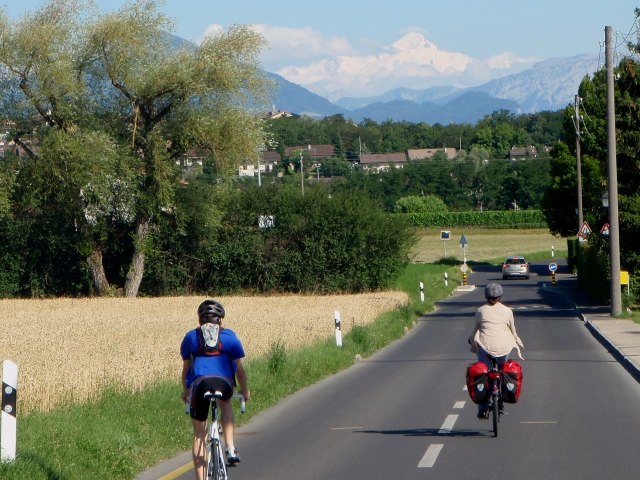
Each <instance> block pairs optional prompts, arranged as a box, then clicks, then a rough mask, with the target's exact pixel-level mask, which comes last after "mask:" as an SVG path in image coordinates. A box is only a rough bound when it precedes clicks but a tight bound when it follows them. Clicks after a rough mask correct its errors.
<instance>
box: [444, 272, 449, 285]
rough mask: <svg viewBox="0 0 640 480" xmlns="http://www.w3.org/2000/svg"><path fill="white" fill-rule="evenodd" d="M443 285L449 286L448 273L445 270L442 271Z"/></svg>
mask: <svg viewBox="0 0 640 480" xmlns="http://www.w3.org/2000/svg"><path fill="white" fill-rule="evenodd" d="M444 286H445V287H448V286H449V274H448V273H447V272H444Z"/></svg>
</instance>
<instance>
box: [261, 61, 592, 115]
mask: <svg viewBox="0 0 640 480" xmlns="http://www.w3.org/2000/svg"><path fill="white" fill-rule="evenodd" d="M599 60H600V59H599V57H598V55H589V54H587V55H577V56H574V57H568V58H551V59H548V60H545V61H542V62H538V63H536V64H534V65H533V67H532V68H530V69H528V70H525V71H522V72H520V73H516V74H513V75H509V76H506V77H503V78H499V79H494V80H491V81H489V82H487V83H485V84H482V85H478V86H475V87H467V88H457V87H454V86H438V87H431V88H428V89H425V90H417V89H410V88H395V89H393V90H389V91H387V92H385V93H383V94H382V95H378V96H372V97H362V98H355V97H343V98H340V99H339V100H337V101H336V102H335V103H332V102H330V101H329V100H327V99H326V98H324V97H322V96H320V95H317V94H315V93H312V92H310V91H309V90H307V89H306V88H304V87H301V86H300V85H296V84H295V83H292V82H289V81H288V80H286V79H284V78H283V77H281V76H280V75H277V74H272V73H270V74H269V76H270V77H271V78H272V79H274V80H276V81H277V82H278V84H279V86H278V89H277V90H276V92H275V94H274V99H273V100H274V102H275V103H274V105H275V106H277V108H278V109H281V110H287V111H290V112H293V113H297V114H301V115H308V116H311V117H324V116H327V115H334V114H343V115H345V117H350V118H352V119H353V120H355V121H361V120H362V119H363V118H370V119H372V120H376V121H384V120H387V119H393V120H395V121H401V120H406V121H411V122H420V121H425V122H427V123H430V124H433V123H441V124H447V123H450V122H453V123H467V122H468V123H475V122H476V121H477V120H479V119H481V118H482V117H483V116H484V115H487V114H490V113H491V112H493V111H495V110H500V109H507V110H510V111H512V112H514V113H534V112H538V111H543V110H558V109H561V108H564V107H566V106H567V104H569V103H570V102H571V101H572V99H573V97H574V95H575V94H576V93H577V91H578V86H579V85H580V82H581V81H582V79H583V78H584V76H585V75H591V74H593V72H594V71H596V70H597V69H598V68H599Z"/></svg>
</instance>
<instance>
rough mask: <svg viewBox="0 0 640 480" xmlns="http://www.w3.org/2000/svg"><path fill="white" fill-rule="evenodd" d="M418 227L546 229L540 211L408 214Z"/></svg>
mask: <svg viewBox="0 0 640 480" xmlns="http://www.w3.org/2000/svg"><path fill="white" fill-rule="evenodd" d="M406 216H407V217H409V219H410V220H411V223H412V224H413V225H415V226H417V227H426V228H429V227H491V226H495V227H500V228H546V226H547V223H546V220H545V217H544V215H543V214H542V212H541V211H540V210H491V211H484V212H479V211H473V212H439V213H409V214H406Z"/></svg>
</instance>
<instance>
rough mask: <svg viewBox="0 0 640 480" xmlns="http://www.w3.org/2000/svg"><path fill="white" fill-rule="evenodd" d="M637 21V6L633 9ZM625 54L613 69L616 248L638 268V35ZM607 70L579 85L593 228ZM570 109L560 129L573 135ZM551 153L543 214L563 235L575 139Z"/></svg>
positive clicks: (598, 214)
mask: <svg viewBox="0 0 640 480" xmlns="http://www.w3.org/2000/svg"><path fill="white" fill-rule="evenodd" d="M635 16H636V20H637V19H638V18H639V17H640V10H639V9H636V11H635ZM628 47H629V53H630V54H629V55H628V56H627V57H625V58H623V59H622V60H621V61H620V63H619V64H618V66H617V67H616V68H615V71H614V73H615V75H616V81H615V90H614V94H615V95H614V97H615V112H616V118H615V119H616V140H617V167H618V192H619V215H620V219H619V220H620V249H621V261H622V265H623V267H625V268H627V269H629V270H631V271H632V272H638V269H639V268H640V248H639V245H640V243H639V242H638V238H640V154H639V153H638V152H640V133H639V132H640V63H639V62H638V58H637V57H638V55H640V36H639V37H638V38H637V39H636V41H635V42H630V43H629V44H628ZM606 73H607V72H606V70H605V69H601V70H599V71H597V72H595V73H594V74H593V76H586V77H585V78H584V79H583V81H582V82H581V84H580V88H579V90H578V93H579V96H580V97H581V98H582V105H581V106H580V115H581V117H582V118H583V122H584V123H583V126H582V129H581V130H582V131H583V134H582V137H581V153H582V165H583V166H582V178H583V205H584V214H585V219H587V220H588V221H592V222H594V224H592V225H591V227H592V228H593V229H594V230H598V229H599V228H600V226H601V225H602V223H604V222H605V221H606V219H607V211H606V210H605V209H604V208H603V207H602V206H601V203H600V199H601V196H602V194H603V193H605V192H606V191H607V184H606V182H607V170H608V168H607V164H608V163H607V162H608V159H607V156H608V152H607V128H606V125H607V123H606V114H607V109H606V91H607V89H606ZM572 117H574V108H573V106H572V105H570V106H568V107H567V108H566V110H565V120H564V128H565V132H566V138H568V139H573V138H574V135H575V133H574V132H575V130H574V124H573V120H572ZM567 143H568V145H567V146H566V147H565V146H562V147H560V148H559V149H558V151H557V153H556V154H555V155H554V160H553V161H552V170H553V171H554V173H553V176H554V181H553V185H552V187H551V188H550V189H549V190H548V192H547V195H546V200H545V213H546V214H547V217H548V218H549V219H550V226H551V229H552V230H553V231H557V232H560V233H563V234H568V233H573V231H574V229H573V228H569V229H566V228H563V226H562V225H563V224H571V223H573V224H574V225H575V228H576V229H577V221H576V219H575V216H573V218H572V215H571V213H570V212H571V210H572V209H573V208H574V205H577V193H576V190H575V176H576V167H575V165H576V161H575V142H574V141H572V140H571V141H568V142H567Z"/></svg>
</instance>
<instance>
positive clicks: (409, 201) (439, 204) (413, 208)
mask: <svg viewBox="0 0 640 480" xmlns="http://www.w3.org/2000/svg"><path fill="white" fill-rule="evenodd" d="M395 211H396V212H397V213H435V212H446V211H447V206H446V205H445V203H444V202H443V201H442V199H441V198H440V197H437V196H435V195H420V196H417V195H412V196H409V197H402V198H400V199H398V201H397V202H396V205H395Z"/></svg>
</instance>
